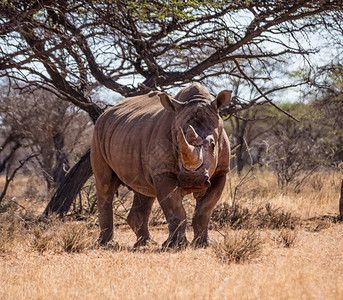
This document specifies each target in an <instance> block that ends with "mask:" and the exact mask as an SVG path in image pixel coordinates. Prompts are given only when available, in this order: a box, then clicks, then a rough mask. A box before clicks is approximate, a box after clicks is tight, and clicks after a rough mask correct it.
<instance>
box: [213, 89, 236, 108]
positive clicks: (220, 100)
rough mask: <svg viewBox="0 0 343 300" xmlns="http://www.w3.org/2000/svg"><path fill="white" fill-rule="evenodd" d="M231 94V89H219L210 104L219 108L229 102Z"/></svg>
mask: <svg viewBox="0 0 343 300" xmlns="http://www.w3.org/2000/svg"><path fill="white" fill-rule="evenodd" d="M231 94H232V91H228V90H224V91H221V92H220V93H219V94H218V95H217V98H216V99H214V100H213V101H212V105H213V106H214V107H215V108H216V109H219V108H221V107H224V106H228V105H229V104H230V102H231Z"/></svg>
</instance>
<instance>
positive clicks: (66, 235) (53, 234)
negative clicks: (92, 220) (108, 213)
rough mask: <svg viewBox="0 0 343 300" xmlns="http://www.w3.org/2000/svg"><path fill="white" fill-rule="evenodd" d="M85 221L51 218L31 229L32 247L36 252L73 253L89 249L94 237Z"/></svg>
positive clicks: (93, 242)
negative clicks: (46, 222) (47, 221)
mask: <svg viewBox="0 0 343 300" xmlns="http://www.w3.org/2000/svg"><path fill="white" fill-rule="evenodd" d="M89 227H90V226H89V224H88V223H86V222H75V221H74V222H62V221H61V220H58V219H53V221H50V222H49V224H48V225H47V224H39V225H38V226H37V227H35V228H34V230H33V239H32V241H31V247H32V249H34V250H36V251H38V252H41V253H43V252H54V253H61V252H67V253H74V252H82V251H85V250H88V249H90V248H91V247H92V246H93V245H94V244H95V237H93V236H92V231H91V230H90V228H89Z"/></svg>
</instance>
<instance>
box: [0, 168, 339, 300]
mask: <svg viewBox="0 0 343 300" xmlns="http://www.w3.org/2000/svg"><path fill="white" fill-rule="evenodd" d="M340 180H341V178H340V175H339V174H336V173H329V172H321V173H320V174H316V175H314V176H313V177H311V178H309V179H308V181H307V182H306V184H305V185H304V186H303V188H302V189H301V192H300V193H294V192H293V191H292V190H291V189H290V190H289V191H288V192H285V191H284V192H281V191H279V190H278V188H277V185H276V183H275V179H274V177H273V176H272V174H269V173H268V174H259V175H258V176H254V177H252V178H250V179H249V180H247V182H245V183H244V184H242V185H241V186H240V189H239V190H238V193H237V195H236V198H235V203H236V205H239V207H240V208H241V210H240V212H241V213H242V214H243V211H244V212H245V213H246V212H247V211H249V212H252V213H251V214H250V217H249V220H247V221H246V222H245V223H244V224H242V225H241V229H238V227H239V226H237V224H236V225H235V224H231V225H232V226H229V228H226V227H225V226H223V224H221V225H218V224H219V223H220V222H219V221H218V222H215V221H213V222H212V224H211V228H212V229H211V230H210V237H211V238H212V240H213V243H212V245H211V246H210V247H208V248H207V249H198V250H194V249H192V248H187V249H186V250H183V251H178V252H176V251H175V252H174V251H168V252H161V250H160V245H161V243H162V242H163V241H164V239H165V238H166V237H167V227H166V225H165V224H161V225H158V226H155V227H152V228H151V233H152V237H153V239H154V240H155V241H156V242H157V245H152V246H151V247H148V248H147V249H142V250H138V251H133V250H132V249H131V246H132V245H133V243H134V241H135V237H134V234H133V233H132V232H131V230H130V229H129V228H128V226H126V225H120V226H118V228H116V231H115V242H113V243H112V246H111V245H110V246H109V247H106V248H103V249H98V248H94V247H93V246H94V244H95V242H96V238H97V235H98V227H97V223H96V222H97V221H96V218H95V217H91V218H90V219H89V220H88V221H82V222H81V221H79V222H77V221H73V220H66V221H65V222H62V221H61V220H58V219H56V218H51V219H50V220H41V221H37V217H38V216H39V213H40V212H41V211H42V209H43V208H44V205H45V204H46V202H44V203H42V202H41V200H39V201H38V200H36V201H35V200H34V199H30V200H27V199H25V197H23V194H25V193H24V192H25V185H26V181H27V179H26V178H18V179H17V181H16V182H14V183H13V185H12V188H11V190H10V191H9V196H8V200H7V201H6V203H3V205H2V208H1V209H2V210H1V211H0V212H1V213H0V287H1V288H0V299H343V224H342V223H340V222H338V221H337V215H338V199H339V186H340ZM238 184H239V180H238V179H237V178H232V179H231V187H232V189H231V191H230V189H229V187H228V188H227V190H226V192H225V195H224V196H223V199H222V202H223V203H229V207H230V205H231V201H232V198H231V197H230V196H229V195H230V194H232V191H233V190H234V188H235V187H237V185H238ZM228 186H229V185H228ZM13 197H15V198H13ZM11 199H12V200H11ZM15 203H17V204H15ZM266 203H269V204H267V206H268V205H269V206H268V207H272V208H273V209H271V210H270V211H269V213H270V216H268V213H267V212H266V211H267V210H266V211H265V210H263V212H264V214H260V215H257V214H254V213H253V212H255V211H256V209H257V208H258V207H262V208H265V207H267V206H266ZM186 204H187V203H186ZM222 205H223V204H222ZM186 206H187V205H186ZM187 207H188V208H189V210H191V209H192V205H191V204H190V205H188V206H187ZM244 209H245V210H244ZM261 211H262V210H261ZM217 217H218V214H217ZM218 218H219V219H220V214H219V217H218ZM280 218H283V220H284V221H283V222H284V223H282V222H281V223H277V222H278V220H279V219H280ZM266 219H268V220H269V221H268V222H267V220H266ZM222 223H223V222H222ZM224 223H225V222H224ZM286 223H287V224H286ZM277 224H279V225H277ZM280 224H281V225H280ZM283 225H284V226H283ZM273 228H274V229H273ZM187 234H188V239H191V238H192V231H191V228H189V229H188V232H187ZM224 236H225V238H224ZM244 240H245V241H248V243H247V244H243V243H242V242H243V241H244ZM118 245H119V246H118ZM255 246H256V247H255ZM244 247H246V248H244ZM254 247H255V248H254ZM244 249H245V250H246V251H245V252H244V251H243V252H239V251H240V250H244ZM231 250H238V252H237V253H238V258H241V260H239V259H236V258H237V256H235V259H233V256H232V253H233V252H232V251H231ZM253 250H257V251H256V252H254V251H253ZM237 253H236V254H237ZM249 254H251V256H249ZM237 261H238V262H237Z"/></svg>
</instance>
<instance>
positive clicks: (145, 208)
mask: <svg viewBox="0 0 343 300" xmlns="http://www.w3.org/2000/svg"><path fill="white" fill-rule="evenodd" d="M154 200H155V198H152V197H148V196H144V195H142V194H139V193H137V192H135V195H134V198H133V203H132V207H131V210H130V213H129V215H128V217H127V222H128V224H129V225H130V227H131V228H132V230H133V231H134V233H135V234H136V236H137V241H136V243H135V244H134V248H136V247H140V246H145V245H146V243H147V241H149V240H150V233H149V229H148V221H149V216H150V213H151V209H152V205H153V203H154Z"/></svg>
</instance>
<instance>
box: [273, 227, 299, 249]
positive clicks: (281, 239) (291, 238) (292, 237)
mask: <svg viewBox="0 0 343 300" xmlns="http://www.w3.org/2000/svg"><path fill="white" fill-rule="evenodd" d="M296 239H297V231H296V230H290V229H282V230H281V231H280V233H279V235H278V236H277V237H276V242H277V243H278V244H280V245H282V246H283V247H285V248H290V247H293V246H294V245H295V242H296Z"/></svg>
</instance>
